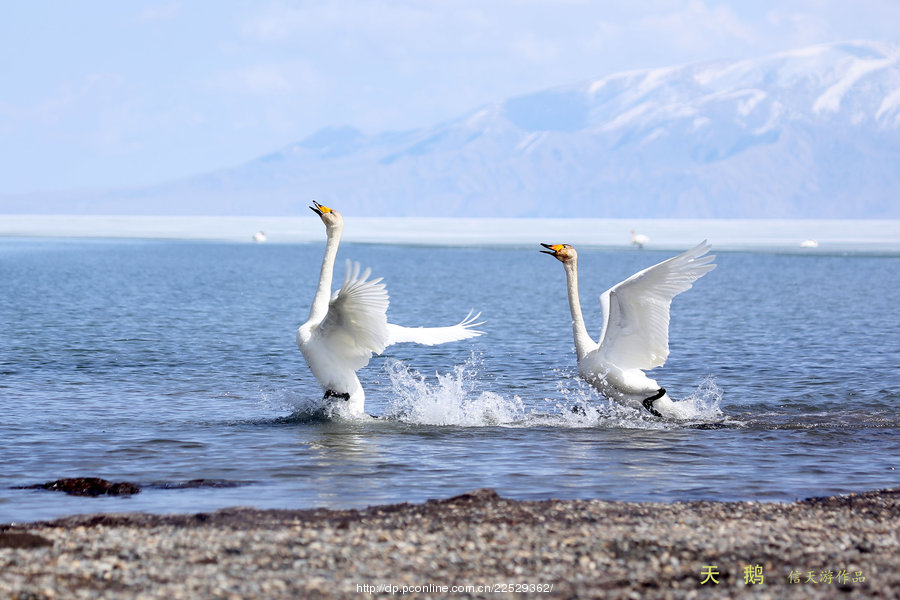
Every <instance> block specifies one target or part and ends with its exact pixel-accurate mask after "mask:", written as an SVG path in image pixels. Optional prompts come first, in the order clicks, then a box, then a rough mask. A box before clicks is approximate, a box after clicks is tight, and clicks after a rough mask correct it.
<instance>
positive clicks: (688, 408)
mask: <svg viewBox="0 0 900 600" xmlns="http://www.w3.org/2000/svg"><path fill="white" fill-rule="evenodd" d="M673 400H675V399H674V398H673ZM721 400H722V389H721V388H720V387H719V386H718V385H716V382H715V381H714V380H713V378H712V377H710V376H707V377H706V379H704V380H703V381H702V382H700V385H699V386H697V389H696V390H694V392H693V393H691V394H690V395H688V396H686V397H684V398H682V399H681V400H675V406H674V407H673V412H674V413H675V414H676V416H677V418H678V419H680V420H683V421H691V422H701V423H711V422H718V421H722V419H723V418H724V414H723V413H722V410H721V409H720V408H719V403H720V402H721Z"/></svg>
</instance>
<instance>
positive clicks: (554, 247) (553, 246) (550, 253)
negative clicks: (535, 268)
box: [541, 244, 563, 256]
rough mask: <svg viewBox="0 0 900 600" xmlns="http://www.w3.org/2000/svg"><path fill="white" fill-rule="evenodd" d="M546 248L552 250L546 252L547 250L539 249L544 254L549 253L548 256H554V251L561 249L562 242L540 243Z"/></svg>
mask: <svg viewBox="0 0 900 600" xmlns="http://www.w3.org/2000/svg"><path fill="white" fill-rule="evenodd" d="M541 246H543V247H544V248H547V250H553V252H548V251H547V250H541V252H543V253H544V254H549V255H550V256H556V253H557V252H559V251H560V250H562V249H563V244H553V245H552V246H551V245H550V244H541Z"/></svg>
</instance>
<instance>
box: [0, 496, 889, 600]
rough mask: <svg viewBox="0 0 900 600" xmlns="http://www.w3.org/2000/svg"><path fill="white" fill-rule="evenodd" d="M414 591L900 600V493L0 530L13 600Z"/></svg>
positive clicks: (374, 510) (164, 518) (270, 513)
mask: <svg viewBox="0 0 900 600" xmlns="http://www.w3.org/2000/svg"><path fill="white" fill-rule="evenodd" d="M705 578H708V580H707V581H706V582H705V583H702V582H703V580H704V579H705ZM713 580H717V581H718V583H715V582H714V581H713ZM404 588H411V590H406V591H407V593H406V594H405V596H406V597H432V598H435V597H436V598H440V597H448V598H503V597H538V598H635V599H637V598H740V597H754V598H773V599H774V598H898V597H900V488H897V489H891V490H882V491H876V492H866V493H860V494H854V495H849V496H837V497H830V498H812V499H808V500H803V501H799V502H793V503H759V502H733V503H731V502H683V503H672V504H663V503H625V502H604V501H599V500H579V501H560V500H548V501H535V502H521V501H514V500H507V499H504V498H501V497H500V496H498V495H497V494H496V493H495V492H493V491H492V490H476V491H473V492H471V493H468V494H463V495H461V496H456V497H454V498H449V499H445V500H431V501H428V502H426V503H424V504H416V505H411V504H397V505H387V506H375V507H370V508H367V509H364V510H324V509H321V510H265V511H260V510H255V509H249V508H230V509H224V510H220V511H216V512H212V513H198V514H192V515H151V514H105V515H87V516H74V517H68V518H64V519H59V520H55V521H47V522H36V523H28V524H19V525H0V597H2V598H29V599H31V598H192V599H193V598H234V599H237V598H242V599H245V598H365V597H388V596H390V595H395V596H401V595H403V592H404V591H405V590H404ZM417 588H418V591H417Z"/></svg>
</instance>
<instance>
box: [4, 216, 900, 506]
mask: <svg viewBox="0 0 900 600" xmlns="http://www.w3.org/2000/svg"><path fill="white" fill-rule="evenodd" d="M309 220H310V221H312V223H313V224H317V222H318V220H317V219H315V217H314V216H313V215H312V214H310V216H309ZM696 227H697V230H696V231H691V232H690V233H692V234H694V235H692V236H691V237H693V238H696V239H693V240H692V243H691V244H690V245H693V243H695V242H699V241H700V240H701V239H703V237H711V238H713V240H714V241H715V238H714V236H705V235H703V234H704V233H705V232H704V231H703V230H702V229H703V226H702V224H701V225H697V226H696ZM895 231H896V230H895ZM554 233H556V232H554ZM318 235H319V236H320V239H318V240H317V241H315V242H309V243H266V244H251V243H241V242H227V241H226V242H222V241H190V240H171V239H168V240H160V239H155V240H147V239H92V238H77V239H76V238H67V239H62V238H41V237H6V238H0V282H2V291H0V465H2V468H0V523H5V522H11V521H23V520H35V519H44V518H51V517H56V516H61V515H65V514H71V513H83V512H108V511H151V512H196V511H206V510H212V509H216V508H220V507H224V506H234V505H247V506H256V507H261V508H269V507H279V508H308V507H318V506H324V507H364V506H367V505H371V504H380V503H389V502H420V501H424V500H426V499H428V498H436V497H447V496H450V495H453V494H458V493H462V492H465V491H468V490H471V489H474V488H479V487H492V488H495V489H496V490H497V491H498V492H499V493H500V494H501V495H503V496H508V497H512V498H517V499H543V498H602V499H610V500H655V501H675V500H698V499H710V500H737V499H756V500H767V501H769V500H794V499H796V498H803V497H808V496H814V495H826V494H835V493H847V492H852V491H862V490H869V489H875V488H883V487H890V486H897V485H900V472H898V471H897V468H898V467H900V411H898V402H900V369H898V366H900V302H898V301H897V294H898V291H900V250H898V246H900V244H898V240H897V238H896V237H894V238H891V237H890V235H887V237H886V238H885V239H886V242H884V241H883V243H880V245H879V246H878V247H877V248H873V247H871V246H865V244H864V243H863V244H861V245H862V249H863V250H864V251H862V252H856V251H854V250H853V247H852V246H853V244H852V243H851V242H847V244H845V246H844V247H842V248H841V249H840V250H839V251H829V250H828V248H827V246H826V245H824V244H823V245H820V247H819V248H818V249H816V250H815V251H805V250H804V251H801V250H799V249H797V248H793V249H792V250H791V251H789V252H785V251H780V250H778V249H779V248H781V249H782V250H783V248H782V245H779V244H780V242H779V244H775V245H773V244H769V245H768V246H767V245H766V244H765V243H760V244H757V245H756V246H755V247H754V248H753V250H752V251H746V250H743V251H739V250H732V251H725V252H721V251H719V252H718V259H717V263H718V264H719V268H718V269H716V270H715V271H713V272H712V273H710V274H709V275H707V276H705V277H704V278H702V279H701V280H699V281H698V282H697V283H696V284H695V286H694V288H693V289H692V290H690V291H688V292H686V293H684V294H682V295H680V296H678V297H677V298H676V299H675V300H674V302H673V305H672V321H671V331H670V333H671V335H670V349H671V354H670V357H669V361H668V363H667V364H666V365H665V367H663V368H660V369H657V370H654V371H653V372H652V376H653V377H654V378H655V379H657V381H659V382H660V384H661V385H663V386H664V387H666V388H667V389H668V391H669V394H670V395H671V396H672V397H673V398H675V399H681V400H683V401H685V402H688V403H690V404H691V406H692V407H693V410H694V414H695V418H693V419H691V420H689V421H686V422H670V421H661V420H659V419H656V418H654V417H652V416H651V415H649V414H648V413H646V412H641V411H637V410H634V409H631V408H627V407H622V406H619V405H616V404H614V403H611V402H609V401H607V400H605V399H604V398H602V397H601V396H599V395H598V394H597V393H596V392H595V391H593V389H592V388H590V387H589V386H587V385H585V384H584V383H583V382H581V381H580V380H579V379H578V378H577V377H576V370H575V357H574V346H573V342H572V337H571V327H570V318H569V313H568V306H567V302H566V289H565V277H564V273H563V269H562V266H561V265H560V264H559V263H558V262H557V261H555V260H553V259H551V258H550V257H548V256H545V255H542V254H539V253H538V250H539V249H540V247H539V246H538V242H564V241H571V240H568V239H562V238H558V237H552V238H550V237H545V236H541V237H539V238H537V239H534V240H533V241H532V242H529V243H527V244H524V243H522V244H519V243H516V242H515V241H513V242H510V243H508V244H507V245H500V246H491V245H466V244H456V245H452V246H427V245H422V244H421V243H420V244H418V245H386V244H363V243H353V242H350V243H345V244H343V245H342V246H341V249H340V252H339V256H338V258H339V261H338V269H337V273H336V280H337V281H340V279H341V278H342V277H343V259H344V258H352V259H356V260H359V261H361V262H362V263H363V264H364V265H367V266H370V267H372V270H373V273H374V274H376V275H377V276H383V277H384V278H385V281H386V283H387V286H388V291H389V292H390V294H391V307H390V309H389V311H388V316H389V319H390V320H391V321H392V322H395V323H398V324H401V325H442V324H450V323H455V322H457V321H459V320H460V319H461V318H462V317H464V316H465V314H466V313H467V312H468V310H469V309H470V308H474V309H476V310H480V311H482V316H483V318H484V319H485V320H486V323H485V324H484V326H483V327H482V329H483V330H484V331H485V335H484V336H482V337H480V338H477V339H474V340H468V341H464V342H456V343H452V344H445V345H442V346H436V347H430V348H429V347H417V346H414V345H408V344H407V345H399V346H393V347H390V348H389V349H388V350H387V352H386V353H385V355H383V356H380V357H375V358H373V360H372V362H371V363H370V364H369V366H368V367H366V368H364V369H363V370H361V371H360V374H359V375H360V380H361V382H362V384H363V386H364V388H365V389H366V394H367V403H366V408H367V410H368V411H369V412H370V413H372V414H374V415H378V416H380V417H381V418H379V419H374V420H369V421H365V422H351V421H341V420H332V421H329V420H323V419H320V418H316V417H315V414H316V412H317V409H318V408H319V407H320V403H321V397H322V391H321V390H320V389H319V387H318V385H317V384H316V382H315V380H314V379H313V377H312V375H311V374H310V373H309V371H308V369H307V367H306V364H305V363H304V361H303V357H302V355H301V354H300V352H299V350H298V349H297V347H296V344H295V340H294V336H295V332H296V329H297V327H298V325H299V324H300V323H302V322H303V321H305V319H306V317H307V315H308V311H309V303H310V301H311V299H312V296H313V292H314V289H315V285H316V281H317V278H318V270H319V264H320V262H321V256H322V251H323V246H324V232H323V231H322V230H321V225H319V233H318ZM247 237H248V238H249V236H247ZM525 237H527V236H525ZM752 237H753V236H752V235H749V234H748V238H747V239H751V238H752ZM850 238H853V236H852V235H850V236H849V237H848V238H847V239H850ZM864 238H865V233H864V232H857V237H856V238H853V239H857V240H864ZM779 239H781V238H779ZM785 239H787V238H785ZM673 243H674V241H673ZM724 245H726V246H727V244H724ZM823 246H825V247H823ZM684 248H687V245H685V246H683V248H681V249H684ZM717 250H720V249H719V248H714V252H715V251H717ZM776 250H778V251H776ZM672 255H673V251H671V250H662V249H654V248H653V247H652V246H651V247H648V248H645V249H644V250H637V249H633V248H628V247H624V246H622V247H587V246H586V247H583V248H579V269H580V279H581V297H582V302H583V304H584V312H585V318H586V320H587V322H588V327H589V329H590V330H591V332H592V334H594V335H596V334H597V333H599V331H598V329H599V322H600V310H599V304H598V303H597V302H596V298H597V296H599V294H601V293H602V292H603V291H604V290H605V289H607V288H608V287H610V286H611V285H613V284H615V283H616V282H618V281H620V280H622V279H624V278H625V277H627V276H628V275H630V274H632V273H634V272H635V271H637V270H639V269H642V268H644V267H647V266H650V265H652V264H654V263H656V262H658V261H660V260H663V259H665V258H668V257H669V256H672ZM575 406H589V407H592V409H590V410H587V411H586V414H583V415H582V414H578V413H575V412H573V411H572V408H573V407H575ZM78 476H97V477H103V478H106V479H109V480H112V481H125V480H127V481H132V482H135V483H138V484H140V485H142V486H144V490H143V491H142V492H141V493H140V494H137V495H135V496H132V497H127V498H122V497H101V498H80V497H73V496H66V495H64V494H59V493H54V492H48V491H42V490H41V491H36V490H25V489H17V487H18V486H27V485H31V484H37V483H43V482H46V481H50V480H54V479H58V478H62V477H78ZM195 479H205V480H214V481H217V482H220V484H223V485H224V484H226V483H227V484H228V485H229V486H230V487H201V488H188V489H171V488H170V487H167V486H174V485H178V484H182V483H184V482H187V481H190V480H195Z"/></svg>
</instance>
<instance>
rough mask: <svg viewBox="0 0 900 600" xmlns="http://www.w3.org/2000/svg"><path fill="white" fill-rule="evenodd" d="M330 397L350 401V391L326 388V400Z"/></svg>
mask: <svg viewBox="0 0 900 600" xmlns="http://www.w3.org/2000/svg"><path fill="white" fill-rule="evenodd" d="M329 398H340V399H341V400H346V401H348V402H349V401H350V392H336V391H334V390H325V398H324V400H328V399H329Z"/></svg>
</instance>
